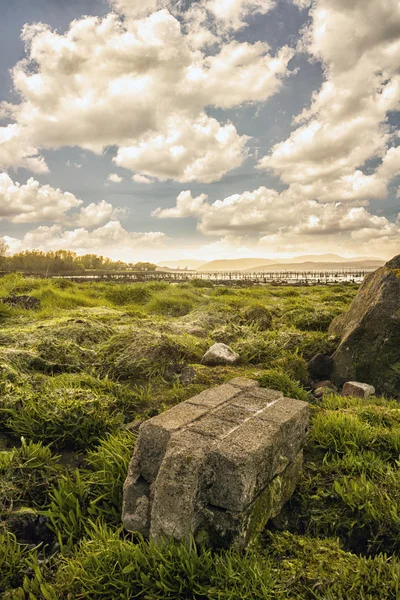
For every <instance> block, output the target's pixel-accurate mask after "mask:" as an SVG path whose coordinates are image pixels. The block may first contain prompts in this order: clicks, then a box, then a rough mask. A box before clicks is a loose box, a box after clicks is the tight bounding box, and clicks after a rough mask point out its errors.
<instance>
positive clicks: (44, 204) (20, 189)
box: [0, 173, 116, 228]
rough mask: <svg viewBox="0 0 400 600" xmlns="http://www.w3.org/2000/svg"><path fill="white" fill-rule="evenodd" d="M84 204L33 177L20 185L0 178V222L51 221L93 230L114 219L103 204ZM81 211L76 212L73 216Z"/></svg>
mask: <svg viewBox="0 0 400 600" xmlns="http://www.w3.org/2000/svg"><path fill="white" fill-rule="evenodd" d="M82 205H83V200H80V199H79V198H76V197H75V196H74V195H73V194H71V193H70V192H63V191H62V190H60V189H58V188H53V187H51V186H50V185H40V183H39V182H38V181H36V180H35V179H34V178H33V177H31V178H30V179H28V181H27V183H26V184H23V185H21V184H20V183H17V182H15V183H14V181H13V180H12V179H11V177H9V175H7V173H1V174H0V220H5V221H9V222H11V223H35V222H40V221H53V222H56V223H65V224H67V223H69V224H75V225H79V226H84V227H90V228H92V227H96V226H98V225H100V224H101V223H104V221H107V220H108V219H110V218H113V217H114V215H115V214H116V211H115V209H114V208H113V206H112V205H111V204H109V203H108V202H106V201H105V200H101V201H100V202H98V203H94V202H92V203H91V204H89V205H88V206H82ZM77 208H80V210H79V211H78V212H72V213H71V211H73V210H74V209H77Z"/></svg>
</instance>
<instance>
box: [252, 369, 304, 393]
mask: <svg viewBox="0 0 400 600" xmlns="http://www.w3.org/2000/svg"><path fill="white" fill-rule="evenodd" d="M258 381H259V383H260V386H261V387H264V388H271V389H273V390H278V391H280V392H282V393H283V394H284V395H285V396H287V397H288V398H297V399H298V400H304V401H307V400H308V399H309V396H308V393H307V392H306V390H305V389H304V388H303V387H302V386H301V385H300V383H299V382H298V381H294V380H293V379H292V378H291V377H290V375H288V373H285V371H282V370H281V369H268V370H267V371H264V372H263V374H262V375H260V377H259V379H258Z"/></svg>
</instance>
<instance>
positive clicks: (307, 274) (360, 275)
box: [0, 269, 374, 285]
mask: <svg viewBox="0 0 400 600" xmlns="http://www.w3.org/2000/svg"><path fill="white" fill-rule="evenodd" d="M372 270H374V269H361V270H360V269H334V270H333V269H332V270H325V271H285V270H282V271H262V272H261V271H202V272H198V271H129V270H125V271H85V272H84V273H76V272H65V273H51V274H47V275H45V274H43V273H24V275H25V276H26V277H29V276H30V277H39V278H47V279H68V280H70V281H76V282H79V283H83V282H90V281H115V282H118V283H134V282H146V281H165V282H166V283H180V282H185V281H191V280H193V279H200V280H207V281H211V282H213V283H215V284H217V285H218V284H219V285H260V284H272V285H285V284H286V285H322V284H334V283H345V282H349V283H361V282H362V280H363V279H364V277H365V276H366V275H367V274H368V273H370V272H371V271H372ZM6 274H7V273H6V272H1V273H0V276H2V275H6Z"/></svg>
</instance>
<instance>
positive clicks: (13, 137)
mask: <svg viewBox="0 0 400 600" xmlns="http://www.w3.org/2000/svg"><path fill="white" fill-rule="evenodd" d="M1 112H2V111H1V106H0V117H1ZM18 167H24V168H25V169H28V171H32V172H33V173H47V172H48V170H49V169H48V166H47V165H46V161H45V160H44V158H43V157H42V156H39V151H38V149H37V148H36V147H35V146H34V145H33V143H32V141H31V140H30V139H29V135H28V133H27V132H26V130H25V129H24V128H22V127H20V126H19V125H17V124H16V123H13V124H11V125H7V126H5V127H0V169H2V170H7V169H10V168H14V169H16V168H18Z"/></svg>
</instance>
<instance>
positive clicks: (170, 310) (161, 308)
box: [147, 293, 194, 317]
mask: <svg viewBox="0 0 400 600" xmlns="http://www.w3.org/2000/svg"><path fill="white" fill-rule="evenodd" d="M193 308H194V302H193V300H192V299H191V298H190V297H185V296H184V295H182V296H180V295H178V294H176V295H171V294H169V293H168V294H160V295H158V296H156V297H154V298H152V300H150V302H149V303H148V304H147V310H148V311H149V313H152V314H156V315H163V316H166V317H182V316H183V315H187V314H188V313H189V312H190V311H191V310H192V309H193Z"/></svg>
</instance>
